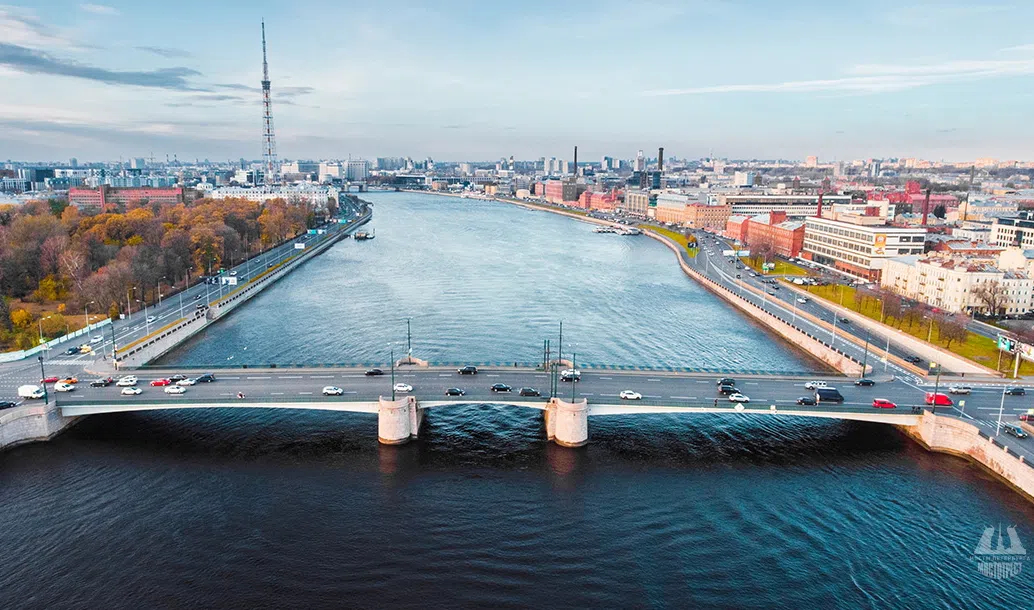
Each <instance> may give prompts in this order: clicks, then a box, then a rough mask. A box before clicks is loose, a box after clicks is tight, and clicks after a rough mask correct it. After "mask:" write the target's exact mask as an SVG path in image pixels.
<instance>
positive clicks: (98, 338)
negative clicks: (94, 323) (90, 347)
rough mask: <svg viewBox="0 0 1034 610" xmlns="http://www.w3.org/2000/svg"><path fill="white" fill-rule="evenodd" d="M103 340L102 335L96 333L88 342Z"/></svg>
mask: <svg viewBox="0 0 1034 610" xmlns="http://www.w3.org/2000/svg"><path fill="white" fill-rule="evenodd" d="M103 340H104V337H102V336H100V335H97V336H96V337H94V338H92V339H90V343H100V342H101V341H103Z"/></svg>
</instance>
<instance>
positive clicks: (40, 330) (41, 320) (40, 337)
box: [39, 316, 50, 358]
mask: <svg viewBox="0 0 1034 610" xmlns="http://www.w3.org/2000/svg"><path fill="white" fill-rule="evenodd" d="M49 319H50V316H47V317H45V318H40V319H39V344H40V345H41V346H42V345H43V320H49ZM42 349H44V350H45V349H47V348H46V347H43V348H42ZM40 358H42V356H40Z"/></svg>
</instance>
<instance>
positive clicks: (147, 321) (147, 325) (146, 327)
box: [136, 299, 151, 334]
mask: <svg viewBox="0 0 1034 610" xmlns="http://www.w3.org/2000/svg"><path fill="white" fill-rule="evenodd" d="M136 302H137V303H143V304H144V330H145V331H146V332H147V334H151V321H150V319H149V318H148V317H147V301H141V300H140V299H136Z"/></svg>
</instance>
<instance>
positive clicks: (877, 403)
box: [872, 398, 898, 409]
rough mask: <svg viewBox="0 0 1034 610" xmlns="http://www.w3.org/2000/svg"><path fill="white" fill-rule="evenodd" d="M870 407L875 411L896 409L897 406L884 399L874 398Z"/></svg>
mask: <svg viewBox="0 0 1034 610" xmlns="http://www.w3.org/2000/svg"><path fill="white" fill-rule="evenodd" d="M872 406H874V407H876V408H877V409H896V408H897V407H898V406H897V405H896V404H894V403H892V402H891V401H889V400H887V399H886V398H874V399H872Z"/></svg>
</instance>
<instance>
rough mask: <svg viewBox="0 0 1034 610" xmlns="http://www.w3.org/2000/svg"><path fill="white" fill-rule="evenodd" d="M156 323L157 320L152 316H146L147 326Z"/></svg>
mask: <svg viewBox="0 0 1034 610" xmlns="http://www.w3.org/2000/svg"><path fill="white" fill-rule="evenodd" d="M157 321H158V318H156V317H154V316H147V323H148V324H150V323H151V322H157Z"/></svg>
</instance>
